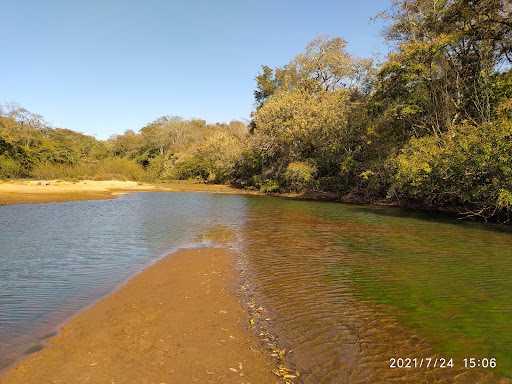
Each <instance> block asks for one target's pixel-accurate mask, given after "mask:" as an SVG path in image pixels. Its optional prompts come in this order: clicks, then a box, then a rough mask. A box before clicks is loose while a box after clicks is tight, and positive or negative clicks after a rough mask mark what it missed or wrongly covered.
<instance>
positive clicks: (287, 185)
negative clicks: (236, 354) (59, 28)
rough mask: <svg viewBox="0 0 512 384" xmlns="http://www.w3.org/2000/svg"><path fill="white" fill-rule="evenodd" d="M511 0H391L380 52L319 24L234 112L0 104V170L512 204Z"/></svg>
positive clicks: (490, 211) (502, 208)
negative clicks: (56, 122) (248, 116)
mask: <svg viewBox="0 0 512 384" xmlns="http://www.w3.org/2000/svg"><path fill="white" fill-rule="evenodd" d="M511 8H512V5H511V4H510V2H509V1H508V0H479V1H477V0H440V1H430V0H394V1H393V2H392V5H391V7H390V8H389V9H388V10H387V11H385V12H383V13H381V14H380V15H378V16H377V17H380V18H383V19H385V20H387V27H386V28H385V30H384V32H383V34H384V37H385V39H386V40H387V42H388V44H389V45H390V47H391V52H390V53H389V55H388V56H387V58H386V59H385V60H382V61H381V62H376V60H372V59H364V58H359V57H356V56H354V55H351V54H349V53H348V52H347V50H346V48H347V43H346V42H345V41H344V40H343V39H341V38H339V37H329V36H322V35H319V36H318V37H317V38H315V39H314V40H312V41H311V42H310V43H309V44H308V45H307V47H306V49H305V51H304V52H302V53H300V54H298V55H297V56H296V57H295V58H293V59H292V60H291V61H290V62H289V63H288V64H286V65H284V66H282V67H279V68H269V67H267V66H262V71H261V73H260V74H258V75H257V76H256V90H255V92H254V96H255V111H254V112H253V114H252V122H251V124H250V126H249V127H248V126H246V125H245V124H244V123H241V122H231V123H229V124H206V122H205V121H203V120H194V119H192V120H183V119H181V118H179V117H173V116H166V117H162V118H159V119H157V120H155V121H153V122H151V123H150V124H148V125H147V126H145V127H143V128H141V129H140V131H139V132H137V133H136V132H133V131H126V132H125V133H124V134H123V135H116V136H113V137H112V138H110V139H109V140H107V141H97V140H95V139H94V138H92V137H89V136H85V135H81V134H79V133H75V132H72V131H68V130H62V129H52V128H49V127H48V125H47V124H46V123H44V121H42V118H41V117H40V116H36V115H32V114H30V113H28V112H27V111H25V110H23V109H22V108H13V107H8V106H4V107H3V110H2V111H0V112H1V113H0V177H3V178H5V177H26V176H31V177H38V178H50V177H62V176H63V175H65V176H66V177H72V178H73V177H75V178H100V179H101V178H105V179H106V178H129V179H134V180H155V179H169V178H171V179H185V178H198V179H202V180H208V181H211V182H218V183H234V184H236V185H239V186H242V187H245V188H255V189H259V190H261V191H264V192H291V191H294V192H304V191H312V192H329V193H333V194H336V195H337V196H353V197H355V198H356V199H360V200H365V201H375V200H380V199H388V200H392V201H398V202H401V203H404V204H408V205H416V206H422V207H459V208H460V209H462V210H463V211H464V212H465V213H466V214H468V215H478V216H482V217H491V216H500V217H504V218H508V217H509V216H510V215H511V214H512V70H511V65H512V22H511V20H512V12H511V11H512V9H511Z"/></svg>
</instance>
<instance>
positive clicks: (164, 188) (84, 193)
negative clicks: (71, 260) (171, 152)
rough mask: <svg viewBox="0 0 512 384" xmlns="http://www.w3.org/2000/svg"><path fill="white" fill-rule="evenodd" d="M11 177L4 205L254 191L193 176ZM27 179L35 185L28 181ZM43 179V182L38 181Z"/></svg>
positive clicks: (3, 185) (0, 187) (4, 186)
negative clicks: (153, 179) (156, 179)
mask: <svg viewBox="0 0 512 384" xmlns="http://www.w3.org/2000/svg"><path fill="white" fill-rule="evenodd" d="M46 181H47V180H9V181H0V205H3V204H27V203H53V202H65V201H80V200H95V199H113V198H115V197H116V196H117V195H120V194H123V193H129V192H136V191H156V192H207V193H231V194H233V193H236V194H240V193H244V194H256V193H257V192H254V191H247V190H241V189H236V188H231V187H229V186H227V185H217V184H204V183H199V182H196V181H193V180H180V181H171V182H161V183H138V182H135V181H117V180H107V181H93V180H82V181H78V182H69V181H60V180H51V181H50V185H46ZM27 182H30V183H32V185H27ZM38 183H41V185H38Z"/></svg>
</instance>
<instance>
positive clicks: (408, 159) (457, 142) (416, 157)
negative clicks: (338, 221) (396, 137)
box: [389, 118, 512, 217]
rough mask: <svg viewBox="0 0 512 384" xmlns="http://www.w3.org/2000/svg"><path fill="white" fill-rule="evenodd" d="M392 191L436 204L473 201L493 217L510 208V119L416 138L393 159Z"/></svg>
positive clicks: (475, 209) (476, 209)
mask: <svg viewBox="0 0 512 384" xmlns="http://www.w3.org/2000/svg"><path fill="white" fill-rule="evenodd" d="M389 165H390V166H391V167H392V169H393V171H394V172H393V173H394V176H393V179H394V182H393V185H392V188H391V190H390V194H391V195H397V196H399V197H414V198H418V199H421V200H423V201H427V202H429V201H430V202H431V203H432V204H435V205H446V204H451V203H458V204H462V205H466V204H467V205H470V206H471V210H472V211H473V212H477V213H478V214H479V215H482V216H486V217H488V216H492V215H495V214H498V213H499V212H503V211H507V212H509V211H510V201H511V199H510V196H511V195H510V191H512V120H510V119H505V118H502V119H500V120H498V121H496V122H494V123H486V124H482V125H480V126H477V127H475V126H472V125H469V124H463V125H460V126H457V127H455V128H454V129H453V130H452V131H450V132H447V133H445V134H443V135H442V136H440V137H439V138H436V137H425V138H421V139H412V140H411V141H410V142H409V144H408V145H407V146H406V147H405V148H404V149H403V150H402V151H401V153H400V154H399V155H398V156H396V157H395V158H392V159H391V160H390V163H389Z"/></svg>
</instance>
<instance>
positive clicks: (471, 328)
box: [241, 199, 512, 384]
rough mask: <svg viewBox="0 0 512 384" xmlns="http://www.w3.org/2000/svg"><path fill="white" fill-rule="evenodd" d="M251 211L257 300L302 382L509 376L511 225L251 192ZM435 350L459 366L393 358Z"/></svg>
mask: <svg viewBox="0 0 512 384" xmlns="http://www.w3.org/2000/svg"><path fill="white" fill-rule="evenodd" d="M247 211H248V214H247V215H246V217H245V226H244V230H243V231H242V232H241V233H242V234H243V237H244V244H245V248H244V249H243V251H244V253H245V254H247V260H248V266H249V270H250V271H252V272H253V282H254V286H255V287H254V292H255V296H256V297H257V298H258V299H259V301H258V303H257V305H261V306H262V307H263V308H265V309H267V308H268V309H269V311H268V313H269V314H270V315H271V316H270V317H271V319H272V321H273V322H272V325H271V326H270V328H271V330H272V331H273V332H274V333H275V334H276V335H277V337H278V340H279V345H280V348H282V349H285V350H288V351H290V354H289V357H288V358H287V359H285V363H286V364H288V366H289V367H291V368H292V369H297V370H298V371H299V372H301V376H300V377H301V380H303V381H301V382H308V383H309V382H312V383H351V382H354V383H367V382H368V383H374V382H378V383H386V382H400V383H419V382H425V383H471V384H473V383H490V384H494V383H505V382H506V383H510V382H512V381H511V380H509V379H507V378H506V377H509V378H510V377H512V327H511V324H512V320H511V319H512V289H511V288H512V286H511V285H512V232H511V229H510V227H506V226H501V225H498V224H496V225H494V224H487V223H475V222H463V221H460V220H457V218H456V217H454V216H444V215H434V214H430V213H428V212H414V211H408V210H402V209H396V208H389V207H372V206H357V205H345V204H335V203H319V202H306V201H291V200H284V199H274V200H271V199H250V200H249V202H248V205H247ZM431 357H438V358H440V357H443V358H446V359H447V360H449V359H453V362H454V364H453V367H447V368H439V367H437V368H436V369H433V368H432V367H429V368H426V367H421V368H419V367H418V368H410V369H391V368H390V359H391V358H411V359H414V358H417V359H421V358H431ZM464 358H467V359H469V358H478V359H483V358H487V359H491V358H492V359H496V367H495V368H494V369H487V370H483V369H481V368H478V367H476V368H475V369H469V368H467V367H465V366H464V362H463V359H464Z"/></svg>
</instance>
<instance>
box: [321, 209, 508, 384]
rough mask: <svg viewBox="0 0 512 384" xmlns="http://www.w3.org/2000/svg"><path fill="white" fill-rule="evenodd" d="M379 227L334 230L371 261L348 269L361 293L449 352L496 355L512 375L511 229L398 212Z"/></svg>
mask: <svg viewBox="0 0 512 384" xmlns="http://www.w3.org/2000/svg"><path fill="white" fill-rule="evenodd" d="M380 229H381V230H382V232H381V233H365V234H361V233H357V234H354V233H343V234H337V239H336V247H339V249H344V250H346V251H348V252H350V253H352V254H355V255H359V256H360V257H361V259H362V260H366V261H367V263H364V264H363V265H357V266H353V267H352V268H351V271H350V272H349V273H348V276H349V278H350V279H351V280H353V282H354V292H355V294H356V296H357V297H359V298H361V299H363V300H368V301H371V302H375V303H382V304H386V305H389V306H390V307H391V310H392V312H393V315H394V316H395V317H396V318H397V319H398V320H399V321H400V322H401V323H403V324H405V325H407V326H408V327H410V328H413V329H416V330H418V331H419V332H420V333H421V334H422V335H425V336H426V337H428V338H429V339H430V340H431V341H432V343H433V346H434V348H435V349H437V350H439V351H440V352H442V353H443V354H444V355H446V356H451V357H458V358H460V359H463V358H470V357H475V358H480V359H482V358H496V360H497V362H498V365H497V368H496V371H497V372H500V373H503V374H505V375H507V376H509V377H512V245H511V236H510V233H509V231H508V230H507V229H506V228H498V227H496V226H495V225H491V224H474V223H459V224H456V223H454V222H451V221H449V220H447V219H444V220H441V221H428V220H421V219H418V218H415V217H409V218H407V217H398V218H394V217H393V216H387V217H385V228H382V227H381V228H380ZM370 266H371V267H370ZM341 270H343V265H342V264H337V265H335V266H331V267H330V270H329V273H328V275H327V278H328V279H330V280H331V281H339V280H340V271H341Z"/></svg>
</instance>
